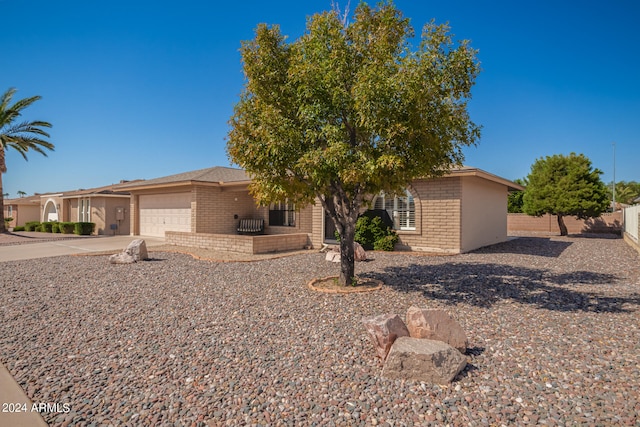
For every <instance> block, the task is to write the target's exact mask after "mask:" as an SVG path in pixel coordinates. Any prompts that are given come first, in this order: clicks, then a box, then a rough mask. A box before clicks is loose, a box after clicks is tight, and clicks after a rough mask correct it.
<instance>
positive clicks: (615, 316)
mask: <svg viewBox="0 0 640 427" xmlns="http://www.w3.org/2000/svg"><path fill="white" fill-rule="evenodd" d="M192 252H198V251H197V250H192ZM194 255H196V256H197V257H198V258H194V257H193V256H191V255H190V254H182V253H175V252H163V251H155V250H150V252H149V256H150V259H149V260H147V261H140V262H136V263H133V264H122V265H121V264H115V265H114V264H110V263H109V261H108V260H109V256H108V255H100V256H65V257H54V258H42V259H37V260H27V261H12V262H4V263H2V265H1V266H2V268H1V269H0V282H1V283H2V286H0V298H2V300H3V301H4V304H3V310H2V311H0V352H1V353H0V360H1V361H2V363H3V364H4V365H5V366H6V367H7V369H8V370H9V371H10V372H11V374H12V375H13V376H14V378H15V379H16V381H17V382H18V383H19V384H20V385H21V386H22V388H23V389H24V390H25V391H26V393H27V395H28V396H29V397H30V398H31V399H32V400H33V401H38V402H59V403H61V404H67V405H68V407H69V408H70V410H69V411H68V412H60V413H47V414H44V417H45V421H46V422H47V423H49V424H50V425H64V426H68V425H71V426H75V425H104V426H107V425H194V426H217V425H240V424H242V425H363V426H364V425H395V426H400V425H402V426H404V425H406V426H411V425H415V426H423V425H446V424H449V425H577V424H585V425H613V424H616V425H618V424H620V425H637V423H638V420H639V415H640V401H639V399H638V395H639V387H640V356H639V354H640V329H639V328H640V325H639V324H638V310H639V305H640V295H639V293H638V286H639V285H640V279H639V277H640V274H639V273H640V263H639V262H638V253H637V252H635V251H634V250H633V249H631V248H630V247H629V246H628V245H626V244H625V243H624V241H623V240H622V239H619V238H607V236H598V237H589V236H582V237H557V236H528V237H527V236H523V237H520V238H517V239H513V240H510V241H509V242H506V243H502V244H499V245H494V246H491V247H487V248H484V249H481V250H478V251H475V252H473V253H468V254H462V255H453V256H426V255H420V254H414V253H403V252H396V253H383V252H369V253H368V255H369V257H370V258H372V259H371V260H369V261H366V262H361V263H357V265H356V273H357V274H358V275H359V276H361V277H369V278H374V279H378V280H381V281H383V283H384V286H383V287H382V289H381V290H378V291H374V292H366V293H353V294H329V293H322V292H314V291H312V290H310V289H309V288H308V287H307V283H308V282H309V281H311V280H312V279H314V278H318V277H326V276H330V275H333V274H336V271H337V269H338V268H339V267H338V266H337V265H336V264H334V263H330V262H326V261H325V259H324V258H325V255H324V254H321V253H317V252H307V253H302V254H295V255H291V256H287V257H280V258H277V259H264V260H258V261H254V262H212V261H207V260H206V258H207V253H206V251H202V250H201V251H200V253H194ZM411 306H418V307H422V308H428V309H442V310H444V311H446V312H447V313H449V314H450V315H451V316H452V317H453V318H455V319H456V320H457V321H458V322H459V324H460V325H461V326H462V328H463V329H464V330H465V332H466V335H467V338H468V347H467V350H466V353H465V357H466V361H467V364H466V367H465V368H464V370H463V371H462V372H461V373H460V374H458V375H457V376H456V377H455V378H454V380H453V381H452V382H451V383H450V384H440V385H438V384H432V383H428V382H421V381H405V380H398V379H387V378H385V377H384V376H382V364H381V362H380V360H379V359H378V358H376V352H375V350H374V347H373V346H372V343H371V341H370V339H369V337H368V335H367V332H366V330H365V328H364V326H363V324H362V319H363V318H365V317H370V316H375V315H379V314H385V313H395V314H398V315H400V316H401V317H404V315H405V314H406V312H407V309H408V308H409V307H411Z"/></svg>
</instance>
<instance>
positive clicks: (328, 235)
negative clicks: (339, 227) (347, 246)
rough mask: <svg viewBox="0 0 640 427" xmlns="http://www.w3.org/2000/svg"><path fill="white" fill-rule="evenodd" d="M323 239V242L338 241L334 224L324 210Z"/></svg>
mask: <svg viewBox="0 0 640 427" xmlns="http://www.w3.org/2000/svg"><path fill="white" fill-rule="evenodd" d="M324 241H325V243H338V241H337V240H336V225H335V223H334V222H333V220H332V219H331V217H330V216H329V214H328V213H327V212H326V211H325V213H324Z"/></svg>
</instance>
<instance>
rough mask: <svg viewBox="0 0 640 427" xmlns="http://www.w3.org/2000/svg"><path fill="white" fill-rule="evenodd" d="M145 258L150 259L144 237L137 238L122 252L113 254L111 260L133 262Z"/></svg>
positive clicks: (111, 261)
mask: <svg viewBox="0 0 640 427" xmlns="http://www.w3.org/2000/svg"><path fill="white" fill-rule="evenodd" d="M145 259H149V253H148V252H147V244H146V243H145V241H144V240H143V239H135V240H132V241H131V243H129V245H128V246H127V247H126V248H125V249H124V250H123V251H122V252H120V253H119V254H115V255H111V256H110V257H109V262H110V263H111V264H133V263H134V262H138V261H143V260H145Z"/></svg>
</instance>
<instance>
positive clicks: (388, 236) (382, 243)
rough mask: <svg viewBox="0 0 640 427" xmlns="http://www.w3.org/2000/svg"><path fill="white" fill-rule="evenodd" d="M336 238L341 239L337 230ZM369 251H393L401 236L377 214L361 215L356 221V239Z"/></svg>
mask: <svg viewBox="0 0 640 427" xmlns="http://www.w3.org/2000/svg"><path fill="white" fill-rule="evenodd" d="M335 235H336V240H337V241H338V242H339V241H340V235H339V234H338V232H337V231H336V234H335ZM354 240H355V241H356V242H358V243H360V244H361V245H362V247H363V248H364V249H366V250H368V251H370V250H372V249H373V250H376V251H393V250H394V248H395V244H396V243H398V240H399V237H398V234H396V232H395V231H393V230H392V229H391V227H389V226H388V225H386V224H385V223H384V221H383V220H382V218H380V217H379V216H375V217H373V218H370V217H368V216H364V215H363V216H361V217H360V218H358V221H357V222H356V232H355V239H354Z"/></svg>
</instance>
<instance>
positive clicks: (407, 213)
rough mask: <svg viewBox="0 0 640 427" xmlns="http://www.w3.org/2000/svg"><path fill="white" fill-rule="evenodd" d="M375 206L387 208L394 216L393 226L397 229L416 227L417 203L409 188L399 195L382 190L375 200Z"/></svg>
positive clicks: (390, 214) (391, 215) (413, 228)
mask: <svg viewBox="0 0 640 427" xmlns="http://www.w3.org/2000/svg"><path fill="white" fill-rule="evenodd" d="M373 208H374V209H384V210H386V211H387V213H388V214H389V216H390V217H391V218H393V228H394V229H396V230H415V229H416V204H415V201H414V199H413V196H412V195H411V193H410V192H409V190H405V192H404V194H403V195H399V196H391V195H389V194H384V192H381V193H380V194H379V195H378V196H377V197H376V198H375V200H374V201H373Z"/></svg>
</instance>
